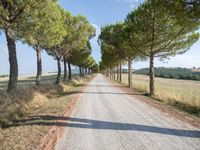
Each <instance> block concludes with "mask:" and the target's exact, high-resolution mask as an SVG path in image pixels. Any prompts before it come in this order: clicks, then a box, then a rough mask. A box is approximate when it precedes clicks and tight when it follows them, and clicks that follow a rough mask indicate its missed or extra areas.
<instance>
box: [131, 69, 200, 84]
mask: <svg viewBox="0 0 200 150" xmlns="http://www.w3.org/2000/svg"><path fill="white" fill-rule="evenodd" d="M134 73H135V74H143V75H149V68H144V69H139V70H136V71H134ZM155 76H156V77H162V78H171V79H184V80H198V81H200V72H192V70H191V69H186V68H164V67H159V68H155Z"/></svg>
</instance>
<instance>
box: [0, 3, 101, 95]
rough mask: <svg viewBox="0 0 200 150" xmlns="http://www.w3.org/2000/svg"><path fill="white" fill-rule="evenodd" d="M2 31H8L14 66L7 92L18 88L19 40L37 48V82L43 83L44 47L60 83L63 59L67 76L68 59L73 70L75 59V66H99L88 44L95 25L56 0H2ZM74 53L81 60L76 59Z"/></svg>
mask: <svg viewBox="0 0 200 150" xmlns="http://www.w3.org/2000/svg"><path fill="white" fill-rule="evenodd" d="M0 31H3V32H5V34H6V38H7V43H8V50H9V60H10V66H11V67H10V80H9V85H8V92H13V91H15V90H16V88H17V77H18V65H17V58H16V46H15V41H16V40H20V41H22V42H23V43H26V44H28V45H30V46H32V47H33V48H34V49H35V50H36V53H37V76H36V85H40V80H41V76H42V58H41V52H42V50H45V51H46V52H47V53H48V54H49V55H51V56H52V57H53V58H54V59H56V61H57V65H58V75H57V81H56V83H57V84H59V83H60V77H61V61H62V60H63V61H64V64H65V77H66V63H67V62H68V66H69V68H70V70H69V71H70V72H71V66H70V62H69V60H73V62H72V63H73V64H74V65H78V66H83V67H85V68H87V69H88V68H89V69H90V70H93V71H94V70H95V69H98V65H97V64H96V62H95V61H94V59H93V58H92V57H91V56H90V53H91V47H90V46H88V45H89V44H88V43H89V40H90V39H91V38H92V37H93V36H94V35H95V29H94V27H93V26H92V25H91V24H90V23H89V22H88V20H87V19H86V18H85V17H83V16H81V15H78V16H72V15H71V14H70V13H69V12H68V11H66V10H64V9H63V8H61V7H60V5H59V4H58V2H57V1H56V0H29V1H25V0H18V1H12V0H3V1H1V2H0ZM75 56H77V57H79V58H80V59H79V60H76V59H75ZM70 76H71V73H70ZM70 78H71V77H70Z"/></svg>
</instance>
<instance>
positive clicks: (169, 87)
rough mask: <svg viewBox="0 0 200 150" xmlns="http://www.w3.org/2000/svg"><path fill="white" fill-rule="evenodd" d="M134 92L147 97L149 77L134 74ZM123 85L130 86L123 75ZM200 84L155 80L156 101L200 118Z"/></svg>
mask: <svg viewBox="0 0 200 150" xmlns="http://www.w3.org/2000/svg"><path fill="white" fill-rule="evenodd" d="M132 80H133V90H135V91H137V92H140V93H143V94H145V95H147V93H149V77H148V76H145V75H135V74H133V79H132ZM122 84H123V85H128V75H127V74H123V75H122ZM199 89H200V82H199V81H189V80H176V79H164V78H155V96H153V97H151V98H153V99H154V100H157V101H161V102H163V103H165V104H167V105H171V106H174V107H176V108H178V109H180V110H182V111H186V112H188V113H190V114H192V115H195V116H198V117H200V90H199Z"/></svg>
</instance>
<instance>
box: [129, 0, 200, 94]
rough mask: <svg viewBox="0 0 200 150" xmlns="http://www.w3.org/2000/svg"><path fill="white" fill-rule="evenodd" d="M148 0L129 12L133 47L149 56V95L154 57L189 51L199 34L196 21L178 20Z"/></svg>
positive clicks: (152, 82) (152, 92) (152, 87)
mask: <svg viewBox="0 0 200 150" xmlns="http://www.w3.org/2000/svg"><path fill="white" fill-rule="evenodd" d="M155 2H156V1H153V0H148V1H145V2H144V3H143V4H141V5H140V6H139V7H138V8H137V9H136V10H134V11H133V12H131V13H130V14H128V16H127V18H126V23H127V24H128V32H129V35H130V36H129V37H130V39H131V40H132V43H134V44H133V45H134V47H135V48H137V50H138V51H139V52H140V53H141V54H142V55H143V56H145V57H148V58H149V59H150V67H149V68H150V69H149V76H150V84H149V88H150V95H154V94H155V87H154V76H155V75H154V58H155V57H158V58H160V59H164V58H167V57H169V56H175V55H177V54H182V53H184V52H186V51H187V50H188V49H189V48H190V46H191V45H192V44H193V43H194V42H196V41H197V40H198V38H199V35H198V34H197V33H195V30H196V29H197V28H198V26H199V24H198V23H197V22H192V21H191V22H190V21H186V22H182V23H181V24H180V23H178V22H177V19H176V17H175V15H174V14H171V13H170V11H168V9H167V8H165V7H159V6H158V5H155Z"/></svg>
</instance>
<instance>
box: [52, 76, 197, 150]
mask: <svg viewBox="0 0 200 150" xmlns="http://www.w3.org/2000/svg"><path fill="white" fill-rule="evenodd" d="M62 119H63V120H66V122H67V125H66V127H65V130H64V133H63V137H62V138H61V140H60V141H59V143H57V145H56V147H55V149H56V150H134V149H136V150H143V149H144V150H146V149H149V150H157V149H162V150H200V129H197V128H195V127H192V126H191V125H189V124H187V123H184V122H182V121H180V120H177V119H175V118H172V117H170V115H167V114H165V113H163V112H161V111H160V110H158V109H156V108H154V107H152V106H149V105H148V104H146V103H144V102H142V101H140V100H138V99H137V98H135V97H134V95H130V93H126V92H123V91H122V90H121V89H120V88H118V87H115V86H113V85H112V84H111V83H110V82H109V81H108V80H107V79H106V78H105V77H104V76H103V75H97V77H96V78H95V79H93V80H92V81H91V83H90V84H89V85H88V87H87V88H86V89H85V90H84V91H83V93H82V94H81V98H80V101H79V102H78V103H77V106H76V108H75V109H74V112H73V113H72V116H71V117H66V118H62Z"/></svg>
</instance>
